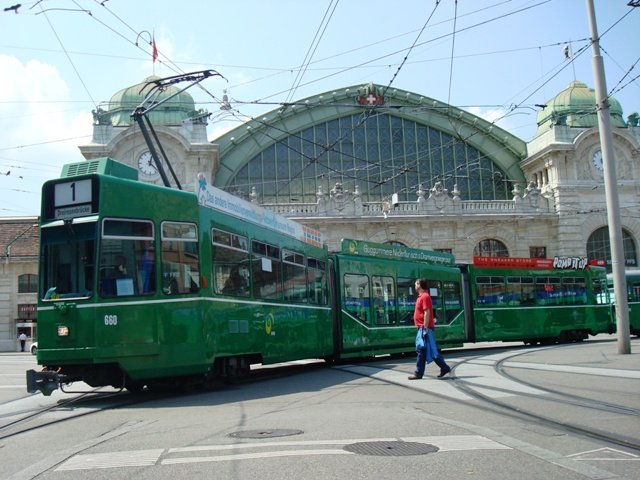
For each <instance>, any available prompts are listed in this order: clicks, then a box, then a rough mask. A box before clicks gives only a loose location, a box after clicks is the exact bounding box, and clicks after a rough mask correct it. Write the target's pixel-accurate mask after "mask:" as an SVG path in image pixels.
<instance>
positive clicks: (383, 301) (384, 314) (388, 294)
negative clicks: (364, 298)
mask: <svg viewBox="0 0 640 480" xmlns="http://www.w3.org/2000/svg"><path fill="white" fill-rule="evenodd" d="M371 284H372V285H373V295H372V301H373V312H374V315H375V316H374V323H375V324H377V325H392V324H395V323H396V286H395V284H394V282H393V277H378V276H375V275H374V276H372V277H371Z"/></svg>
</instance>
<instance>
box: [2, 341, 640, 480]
mask: <svg viewBox="0 0 640 480" xmlns="http://www.w3.org/2000/svg"><path fill="white" fill-rule="evenodd" d="M604 338H606V339H608V338H610V337H604ZM632 351H633V352H634V353H632V354H631V355H619V354H617V346H616V344H615V342H614V341H611V340H608V341H589V342H585V343H582V344H574V345H564V346H555V347H551V348H511V349H485V350H469V349H456V350H451V351H448V352H446V357H447V361H448V362H449V363H450V364H451V365H453V366H455V368H454V372H453V375H452V376H451V378H447V379H445V380H438V379H436V378H435V374H436V368H435V367H433V366H430V370H429V371H428V374H429V375H431V376H430V377H425V378H424V379H422V380H420V381H409V380H408V379H407V376H408V375H409V374H410V373H411V372H412V369H413V361H414V359H412V358H407V359H389V358H387V359H380V360H378V361H376V362H368V363H366V364H354V365H339V366H336V367H332V368H314V369H308V370H306V371H305V372H304V373H299V374H296V375H293V376H290V377H286V378H275V379H271V380H265V381H260V382H253V383H243V384H237V385H230V386H228V387H225V388H223V389H220V390H217V391H212V392H201V393H197V394H190V395H182V396H179V397H170V398H163V397H159V396H155V397H154V396H152V395H151V394H147V395H146V396H144V395H143V396H142V397H143V398H144V399H145V400H146V401H145V402H144V403H137V404H130V405H125V406H121V407H120V408H118V409H111V410H105V411H101V412H100V413H95V414H93V415H87V416H84V417H77V418H75V419H73V420H70V421H65V422H59V423H53V424H50V425H48V426H46V427H43V428H40V429H36V430H33V431H30V432H27V433H24V434H21V435H17V436H13V437H8V438H3V439H0V462H1V464H2V465H3V470H4V473H3V474H0V476H2V478H7V479H9V480H18V479H32V478H38V479H56V480H60V479H64V480H67V479H76V478H77V479H80V478H82V479H85V478H100V479H120V478H141V479H147V478H148V479H151V478H153V479H154V480H165V479H176V478H208V479H210V478H214V479H215V478H225V479H229V478H232V479H245V478H246V479H249V478H251V479H253V478H260V479H261V480H269V479H278V480H282V479H296V480H299V479H301V478H303V479H308V478H314V479H315V478H317V479H333V478H335V479H343V478H348V479H350V480H351V479H361V478H362V479H365V478H366V479H384V478H397V479H405V478H406V479H415V478H473V479H474V480H475V479H487V480H488V479H492V480H495V479H502V478H509V479H512V478H519V479H540V478H550V479H555V478H558V479H560V478H562V479H604V478H620V479H640V468H639V466H640V449H638V448H635V447H634V446H633V445H640V420H639V417H640V415H639V412H640V395H639V394H640V353H636V352H640V341H639V340H638V339H633V340H632ZM33 364H34V360H33V357H30V356H27V355H20V354H5V355H0V387H2V388H0V395H2V404H1V405H0V419H2V424H6V423H7V422H8V421H11V420H12V419H13V418H18V417H19V416H20V414H21V413H20V412H24V411H26V410H27V409H28V408H32V406H33V405H35V404H37V405H42V404H52V403H57V402H59V401H60V399H61V398H65V397H64V396H55V395H54V396H52V397H49V398H45V397H43V396H42V395H39V394H38V395H33V396H27V395H26V394H25V393H24V390H23V385H24V374H23V373H21V372H20V370H23V369H27V368H31V367H32V366H33ZM21 377H22V378H21ZM67 398H68V397H67ZM104 403H106V404H108V401H106V402H103V403H101V404H97V405H93V404H88V403H86V404H80V405H78V406H74V407H69V408H66V409H63V410H56V411H52V412H50V413H48V414H46V415H45V418H44V419H41V420H39V421H48V422H50V421H52V420H61V419H64V418H65V415H71V414H74V413H78V412H79V411H80V412H91V411H92V410H97V409H98V408H100V407H101V406H102V405H103V404H104ZM522 412H525V413H526V415H522ZM527 415H529V416H527ZM579 429H583V430H584V432H592V433H593V432H595V433H596V434H595V435H590V436H588V435H585V434H584V432H583V433H581V432H580V431H579ZM3 431H4V430H0V437H2V432H3ZM598 432H600V433H603V432H605V433H606V432H608V433H613V434H615V435H617V436H618V437H619V438H620V439H623V440H624V439H628V440H629V442H630V444H629V445H630V446H626V447H625V446H624V445H621V444H614V443H611V442H610V441H607V440H604V439H603V438H602V437H599V436H598V435H597V433H598ZM634 442H635V443H634Z"/></svg>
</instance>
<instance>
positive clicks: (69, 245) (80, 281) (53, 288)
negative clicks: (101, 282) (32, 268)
mask: <svg viewBox="0 0 640 480" xmlns="http://www.w3.org/2000/svg"><path fill="white" fill-rule="evenodd" d="M95 236H96V224H95V222H92V223H85V224H80V225H72V224H65V225H61V226H56V227H48V228H43V229H42V233H41V252H42V255H41V262H42V265H41V267H42V268H41V270H42V275H41V284H40V285H41V287H40V288H41V292H40V297H41V298H42V299H43V300H56V299H60V298H86V297H90V296H92V295H93V288H94V285H93V277H94V268H95V261H94V256H95Z"/></svg>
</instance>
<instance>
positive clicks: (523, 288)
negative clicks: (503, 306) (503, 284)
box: [506, 277, 536, 306]
mask: <svg viewBox="0 0 640 480" xmlns="http://www.w3.org/2000/svg"><path fill="white" fill-rule="evenodd" d="M506 302H507V304H508V305H512V306H517V305H523V306H527V305H535V303H536V295H535V291H534V284H533V277H507V293H506Z"/></svg>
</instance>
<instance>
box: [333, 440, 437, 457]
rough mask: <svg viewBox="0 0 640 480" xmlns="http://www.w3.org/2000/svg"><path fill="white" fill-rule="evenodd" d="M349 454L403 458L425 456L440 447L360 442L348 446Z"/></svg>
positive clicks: (402, 443) (404, 443)
mask: <svg viewBox="0 0 640 480" xmlns="http://www.w3.org/2000/svg"><path fill="white" fill-rule="evenodd" d="M344 449H345V450H346V451H347V452H351V453H357V454H359V455H378V456H387V457H403V456H407V455H425V454H427V453H433V452H437V451H438V447H436V446H435V445H431V444H429V443H418V442H359V443H352V444H351V445H346V446H345V447H344Z"/></svg>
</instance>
